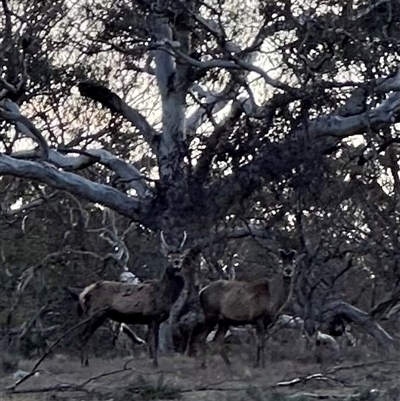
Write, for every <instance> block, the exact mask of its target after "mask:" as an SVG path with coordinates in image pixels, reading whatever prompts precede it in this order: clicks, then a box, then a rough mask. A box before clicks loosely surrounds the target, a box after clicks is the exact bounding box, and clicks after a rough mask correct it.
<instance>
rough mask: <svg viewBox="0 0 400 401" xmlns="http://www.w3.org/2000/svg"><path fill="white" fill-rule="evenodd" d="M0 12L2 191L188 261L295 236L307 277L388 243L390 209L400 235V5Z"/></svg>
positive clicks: (123, 2)
mask: <svg viewBox="0 0 400 401" xmlns="http://www.w3.org/2000/svg"><path fill="white" fill-rule="evenodd" d="M1 7H2V12H1V17H0V18H1V24H0V26H1V28H0V29H1V31H0V64H1V76H0V141H1V142H0V150H1V153H0V175H1V176H14V177H20V178H22V179H26V180H30V181H29V182H40V183H42V184H46V185H47V186H48V187H49V188H54V189H55V190H63V191H67V192H69V193H71V194H73V195H75V196H78V197H79V198H81V199H85V200H86V201H90V202H92V203H94V204H100V205H103V206H105V207H108V208H110V209H112V210H114V211H115V212H117V213H119V214H121V215H124V216H126V217H128V218H129V219H131V220H132V221H134V222H136V223H138V224H140V225H141V226H144V227H146V228H148V229H150V230H152V231H154V232H158V231H161V230H163V231H164V233H166V238H168V239H169V240H170V241H171V242H174V241H176V242H177V243H180V241H181V240H182V233H183V232H184V231H186V232H187V234H188V244H189V246H190V244H191V243H193V242H195V241H198V240H199V239H202V238H207V240H208V241H210V240H218V238H222V237H226V236H229V237H241V236H245V235H253V236H257V235H259V236H264V237H265V236H267V237H268V236H270V235H271V232H272V231H271V227H274V226H276V225H280V227H285V226H286V227H295V229H296V230H297V231H296V233H300V235H299V238H300V240H299V241H300V242H299V244H300V245H301V246H302V248H304V249H305V250H306V252H308V258H306V259H304V260H305V262H306V263H307V264H308V265H309V266H310V265H312V258H313V255H315V254H316V249H318V246H319V245H318V244H321V242H318V241H317V240H318V239H321V238H328V237H329V238H330V240H328V241H327V242H329V241H336V240H337V239H338V238H341V241H337V243H335V244H336V245H335V246H337V247H336V248H335V249H336V250H335V252H336V254H340V253H342V254H343V253H345V252H347V251H348V250H349V249H350V248H352V249H353V250H354V246H355V245H360V243H362V244H363V246H364V245H365V244H372V243H374V244H377V243H379V240H377V238H373V236H374V235H376V233H377V232H378V231H377V230H376V229H377V227H376V224H378V223H377V221H381V220H377V219H376V215H377V214H382V213H383V209H385V210H389V208H392V209H391V210H393V213H392V214H390V213H386V212H385V216H384V217H383V221H386V223H382V225H381V226H379V230H381V229H382V230H383V228H382V227H384V226H385V227H389V226H390V224H391V225H392V226H394V227H395V226H397V223H398V211H397V209H396V207H393V205H396V204H397V202H398V198H399V191H400V182H399V173H398V154H397V147H398V143H399V141H400V139H399V137H398V131H397V129H398V126H397V124H398V122H399V121H400V72H399V69H398V67H399V66H398V55H399V38H400V22H399V21H400V4H399V2H398V1H397V0H368V1H365V0H363V1H358V0H352V1H329V0H322V1H321V0H320V1H314V0H305V1H304V0H302V1H300V0H282V1H280V0H277V1H257V0H254V1H223V0H204V1H195V0H189V1H187V0H185V1H183V0H169V1H163V0H158V1H152V0H137V1H134V0H116V1H113V2H109V1H104V0H79V1H70V0H53V1H46V0H44V1H39V0H35V1H31V0H29V1H26V0H18V1H16V0H2V1H1ZM6 178H7V177H3V180H5V179H6ZM4 182H5V181H4ZM34 188H37V187H33V189H31V192H30V199H29V205H30V206H31V205H32V204H33V202H34V201H35V190H34ZM355 188H356V190H355ZM355 191H356V192H357V191H358V193H359V192H360V191H361V192H364V193H369V194H370V203H369V204H368V198H366V197H360V196H359V195H354V194H355ZM335 195H337V196H336V197H335ZM377 199H379V200H380V202H382V203H381V204H380V206H379V208H377V209H376V210H375V211H374V210H372V209H371V204H373V203H374V200H377ZM366 200H367V202H366ZM39 201H40V200H39ZM22 203H23V202H22ZM19 206H21V202H18V199H15V198H14V199H13V201H12V202H11V201H10V202H8V203H3V204H2V208H3V211H7V210H10V209H11V208H13V210H15V209H16V208H18V207H19ZM22 207H26V206H24V205H22ZM330 218H332V219H334V221H335V224H339V222H343V226H342V228H340V229H338V230H337V231H335V233H332V229H333V228H332V227H334V225H332V224H330V223H327V225H329V227H327V226H324V227H322V226H321V224H322V223H321V221H322V219H328V221H329V219H330ZM385 219H387V220H385ZM389 221H390V224H389ZM318 224H320V225H318ZM350 225H351V228H349V226H350ZM368 225H369V227H368ZM227 227H228V228H227ZM343 227H347V228H343ZM350 232H351V234H349V233H350ZM321 233H324V235H326V237H323V235H322V234H321ZM344 233H345V234H344ZM392 234H393V233H392ZM385 238H386V239H387V242H386V244H387V247H388V249H389V248H390V251H393V252H395V254H397V252H398V249H399V244H398V238H397V236H396V235H394V236H393V235H391V234H389V235H385ZM372 240H373V241H374V242H371V241H372ZM317 245H318V246H317ZM360 246H361V245H360ZM332 247H333V246H332ZM357 249H360V248H357ZM363 249H365V248H363ZM311 251H313V252H311ZM331 251H332V249H331ZM332 252H333V251H332ZM367 253H368V252H367ZM364 255H365V253H364ZM394 269H395V270H396V271H397V273H398V267H395V268H394Z"/></svg>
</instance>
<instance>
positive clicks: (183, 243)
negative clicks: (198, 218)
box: [179, 230, 187, 248]
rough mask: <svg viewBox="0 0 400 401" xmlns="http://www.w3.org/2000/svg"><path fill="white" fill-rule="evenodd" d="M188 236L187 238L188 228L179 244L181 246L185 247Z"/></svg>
mask: <svg viewBox="0 0 400 401" xmlns="http://www.w3.org/2000/svg"><path fill="white" fill-rule="evenodd" d="M186 238H187V233H186V230H185V231H184V232H183V240H182V242H181V244H180V245H179V248H183V245H185V242H186Z"/></svg>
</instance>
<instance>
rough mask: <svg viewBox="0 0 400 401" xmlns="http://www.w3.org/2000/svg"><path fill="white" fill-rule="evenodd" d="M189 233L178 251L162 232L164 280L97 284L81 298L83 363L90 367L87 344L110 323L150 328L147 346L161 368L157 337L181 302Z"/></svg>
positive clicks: (156, 364)
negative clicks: (183, 266) (167, 263)
mask: <svg viewBox="0 0 400 401" xmlns="http://www.w3.org/2000/svg"><path fill="white" fill-rule="evenodd" d="M186 237H187V236H186V232H185V233H184V238H183V241H182V242H181V244H180V246H179V247H178V248H173V247H171V246H169V245H168V244H167V242H166V241H165V238H164V234H163V232H162V231H161V241H162V245H163V248H162V249H163V253H164V256H166V257H167V259H168V261H169V262H170V264H169V266H168V267H167V268H166V270H165V272H164V274H163V275H162V277H161V278H160V279H158V280H152V281H149V282H145V283H143V284H127V283H121V282H116V281H98V282H96V283H94V284H91V285H89V286H88V287H86V288H85V289H84V290H83V291H82V292H81V293H80V294H79V305H80V308H81V309H82V311H83V313H84V315H85V316H86V317H87V320H88V323H87V324H86V326H85V330H84V331H83V332H82V333H81V338H80V340H81V341H80V342H81V363H82V365H86V366H87V365H88V355H87V350H86V344H87V342H88V341H89V339H90V337H91V336H92V335H93V334H94V333H95V331H96V330H97V329H98V328H99V327H100V326H101V325H102V324H103V323H104V322H105V321H106V320H107V319H111V320H113V321H116V322H119V323H125V324H144V325H147V326H148V335H147V337H148V338H147V340H148V341H147V342H148V345H149V353H150V358H151V359H152V361H153V366H154V367H158V335H159V326H160V324H161V323H162V322H163V321H165V320H167V319H168V317H169V313H170V310H171V307H172V305H173V304H174V303H175V301H176V300H177V299H178V297H179V295H180V293H181V291H182V289H183V286H184V280H183V276H182V274H181V266H182V262H183V254H182V252H181V251H182V248H183V245H184V243H185V241H186Z"/></svg>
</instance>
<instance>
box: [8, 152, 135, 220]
mask: <svg viewBox="0 0 400 401" xmlns="http://www.w3.org/2000/svg"><path fill="white" fill-rule="evenodd" d="M0 174H2V175H4V174H11V175H14V176H16V177H24V178H30V179H33V180H38V181H41V182H44V183H46V184H48V185H51V186H53V187H54V188H58V189H61V190H65V191H69V192H71V193H73V194H74V195H77V196H82V197H84V198H85V199H87V200H89V201H91V202H96V203H100V204H103V205H105V206H108V207H110V208H112V209H114V210H115V211H117V212H119V213H121V214H122V215H124V216H128V217H130V218H133V219H136V220H138V221H142V218H143V216H142V215H141V207H142V206H143V205H142V204H141V203H140V202H139V201H138V200H137V199H134V198H132V197H129V196H127V195H125V194H123V193H121V192H119V191H117V190H116V189H114V188H112V187H109V186H107V185H104V184H98V183H95V182H92V181H90V180H88V179H86V178H83V177H80V176H78V175H76V174H72V173H68V172H64V171H59V170H57V169H55V168H54V167H52V166H50V165H49V164H45V163H42V164H40V163H36V162H31V161H26V160H16V159H14V158H12V157H10V156H6V155H0Z"/></svg>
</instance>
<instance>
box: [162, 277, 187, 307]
mask: <svg viewBox="0 0 400 401" xmlns="http://www.w3.org/2000/svg"><path fill="white" fill-rule="evenodd" d="M183 285H184V282H183V278H182V277H181V276H179V275H177V274H176V273H174V272H172V271H169V270H167V271H166V272H165V276H164V278H163V280H162V292H163V295H164V296H163V299H165V300H169V302H168V303H170V304H173V303H174V302H175V301H176V300H177V299H178V297H179V295H180V293H181V292H182V289H183Z"/></svg>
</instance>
